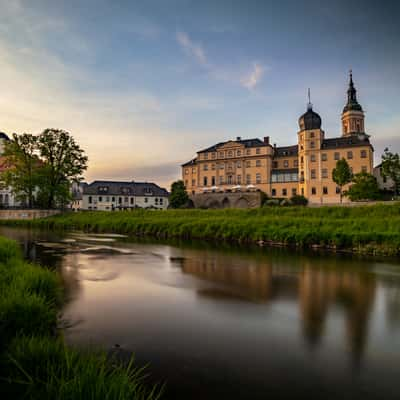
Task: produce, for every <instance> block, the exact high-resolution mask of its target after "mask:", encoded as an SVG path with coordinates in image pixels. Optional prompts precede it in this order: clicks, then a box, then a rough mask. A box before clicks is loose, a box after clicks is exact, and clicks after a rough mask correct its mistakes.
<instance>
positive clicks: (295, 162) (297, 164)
mask: <svg viewBox="0 0 400 400" xmlns="http://www.w3.org/2000/svg"><path fill="white" fill-rule="evenodd" d="M298 166H299V160H294V161H293V167H295V168H297V167H298Z"/></svg>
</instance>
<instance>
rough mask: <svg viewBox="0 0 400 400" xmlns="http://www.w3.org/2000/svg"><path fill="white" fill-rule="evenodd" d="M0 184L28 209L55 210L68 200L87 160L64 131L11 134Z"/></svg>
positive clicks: (48, 130) (5, 151) (51, 130)
mask: <svg viewBox="0 0 400 400" xmlns="http://www.w3.org/2000/svg"><path fill="white" fill-rule="evenodd" d="M3 156H4V157H5V160H6V162H5V166H6V168H5V170H4V171H3V172H2V174H1V175H0V181H1V184H2V185H3V186H5V187H9V188H10V189H11V191H12V192H13V194H14V196H15V198H16V199H17V201H19V202H21V203H22V204H24V205H26V206H28V207H30V208H31V207H34V206H35V207H43V208H55V207H62V206H64V205H65V204H67V203H68V202H69V200H70V198H71V183H72V182H73V181H79V180H80V179H81V175H82V173H83V172H84V171H85V170H86V168H87V161H88V158H87V157H86V155H85V153H84V151H83V150H82V149H81V148H80V147H79V145H78V144H77V143H76V142H75V140H74V138H73V137H72V136H71V135H70V134H69V133H68V132H66V131H63V130H60V129H46V130H44V131H43V132H42V133H41V134H40V135H32V134H29V133H24V134H21V135H17V134H15V133H14V134H13V137H12V140H10V141H6V142H5V145H4V152H3Z"/></svg>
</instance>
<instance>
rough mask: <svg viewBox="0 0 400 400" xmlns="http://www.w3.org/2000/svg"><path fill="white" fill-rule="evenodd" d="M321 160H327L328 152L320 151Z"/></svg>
mask: <svg viewBox="0 0 400 400" xmlns="http://www.w3.org/2000/svg"><path fill="white" fill-rule="evenodd" d="M321 160H322V161H327V160H328V154H326V153H322V154H321Z"/></svg>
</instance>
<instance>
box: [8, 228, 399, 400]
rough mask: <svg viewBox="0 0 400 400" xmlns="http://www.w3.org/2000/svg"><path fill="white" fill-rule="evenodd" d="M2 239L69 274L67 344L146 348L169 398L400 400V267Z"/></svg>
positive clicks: (143, 353) (141, 354)
mask: <svg viewBox="0 0 400 400" xmlns="http://www.w3.org/2000/svg"><path fill="white" fill-rule="evenodd" d="M0 233H1V234H5V235H7V236H10V237H14V238H16V239H18V240H20V242H21V244H22V246H23V249H24V252H25V255H26V256H27V257H29V258H31V259H33V260H36V261H39V262H41V263H42V264H44V265H48V266H51V267H52V268H57V269H59V271H60V272H61V273H62V277H63V280H64V282H65V287H66V289H67V294H68V303H67V304H66V306H65V310H64V318H66V319H67V321H66V322H65V321H64V325H65V326H67V327H68V329H67V330H66V333H65V335H66V338H67V340H69V341H71V342H72V343H78V344H87V343H89V342H95V343H99V344H103V345H106V346H108V347H112V346H114V345H115V344H116V343H118V344H121V347H122V348H124V349H127V350H135V352H136V353H137V356H138V359H139V360H142V361H143V362H150V363H151V365H152V370H153V371H155V373H156V375H157V373H158V376H159V377H166V378H167V380H168V381H169V385H170V392H169V398H188V397H189V398H199V399H200V398H212V396H211V394H213V395H214V394H215V393H218V396H216V398H227V397H230V398H239V397H240V396H239V392H240V390H239V388H242V392H243V388H246V390H244V392H243V393H242V394H243V396H242V398H264V397H265V393H269V394H270V395H271V396H272V397H274V395H275V397H276V398H278V397H279V398H281V397H282V396H283V395H288V394H289V395H291V396H290V397H291V398H294V397H298V396H296V393H295V392H293V391H292V390H291V389H290V386H291V385H290V384H288V383H289V382H292V384H293V385H294V386H295V387H296V388H302V390H308V388H309V387H312V388H313V390H316V391H317V392H318V393H319V391H326V390H328V391H329V393H330V392H332V393H336V394H335V396H336V395H337V396H336V397H335V396H333V397H332V396H331V397H329V395H324V398H352V399H353V398H362V399H363V400H365V399H367V398H385V399H386V398H390V397H391V396H392V395H393V396H392V398H397V397H398V396H396V388H397V374H396V370H397V369H398V368H397V367H398V366H399V365H400V335H399V333H400V270H399V266H398V265H397V264H396V263H389V262H385V263H383V262H379V263H378V262H376V261H371V260H360V259H352V258H349V257H345V256H326V255H321V254H313V255H309V254H298V253H297V254H290V252H288V251H287V250H282V249H275V250H274V249H272V250H268V249H258V248H257V249H251V250H245V249H235V248H232V247H226V248H219V249H218V248H214V247H212V246H210V245H203V244H199V245H190V244H187V243H186V244H182V243H181V244H179V246H171V245H168V244H162V243H146V242H143V243H138V242H130V241H129V240H128V239H126V238H121V237H118V236H109V237H107V236H106V235H98V236H96V235H90V236H87V235H84V234H82V233H79V234H67V235H66V234H55V233H46V232H37V231H36V232H35V231H26V230H13V229H8V230H7V229H3V228H2V229H1V230H0ZM354 374H355V375H354ZM227 380H228V381H229V382H230V385H228V386H229V387H227V385H226V381H227ZM286 387H287V388H286ZM210 388H212V390H211V389H210ZM210 390H211V392H210ZM339 392H340V396H339V395H338V393H339ZM188 393H189V395H188ZM324 393H325V392H324ZM250 394H251V395H250ZM310 397H311V398H312V396H310Z"/></svg>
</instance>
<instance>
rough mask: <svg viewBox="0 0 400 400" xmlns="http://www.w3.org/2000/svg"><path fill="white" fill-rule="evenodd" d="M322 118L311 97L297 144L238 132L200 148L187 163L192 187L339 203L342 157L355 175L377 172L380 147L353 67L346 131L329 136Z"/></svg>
mask: <svg viewBox="0 0 400 400" xmlns="http://www.w3.org/2000/svg"><path fill="white" fill-rule="evenodd" d="M321 122H322V121H321V117H320V116H319V115H318V114H317V113H316V112H315V111H313V109H312V105H311V103H310V102H309V103H308V106H307V111H306V112H305V113H304V114H303V115H302V116H301V117H300V118H299V131H298V132H297V144H294V145H293V146H284V147H278V146H276V145H271V143H270V138H269V136H266V137H264V139H263V140H261V139H258V138H256V139H242V138H241V137H237V138H236V140H229V141H227V142H221V143H217V144H215V145H213V146H211V147H208V148H206V149H204V150H200V151H198V152H197V156H196V157H195V158H194V159H192V160H190V161H189V162H187V163H185V164H183V165H182V179H183V181H184V183H185V187H186V190H187V192H188V193H189V194H190V195H196V194H200V193H204V192H214V191H215V192H221V191H232V190H233V191H243V190H256V189H259V190H261V191H263V192H265V193H266V194H267V195H268V196H269V197H272V198H274V197H276V198H290V197H292V196H294V195H298V194H299V195H303V196H305V197H307V198H308V200H309V202H310V203H319V204H334V203H339V202H340V190H339V188H338V187H337V185H336V184H335V183H334V182H333V180H332V170H333V169H334V168H335V166H336V162H337V161H338V160H340V159H342V158H345V159H346V161H347V162H348V164H349V165H350V167H351V169H352V172H353V173H354V174H356V173H359V172H362V171H364V172H368V173H370V174H372V173H373V151H374V149H373V147H372V145H371V143H370V141H369V136H368V135H367V134H366V133H365V127H364V111H363V109H362V107H361V105H360V104H359V103H358V101H357V94H356V89H355V86H354V83H353V77H352V73H351V72H350V80H349V87H348V90H347V103H346V105H345V106H344V109H343V112H342V117H341V126H342V135H341V136H340V137H334V138H326V137H325V132H324V131H323V130H322V128H321ZM344 189H346V188H344ZM343 201H346V198H344V200H343ZM347 201H348V200H347Z"/></svg>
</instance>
